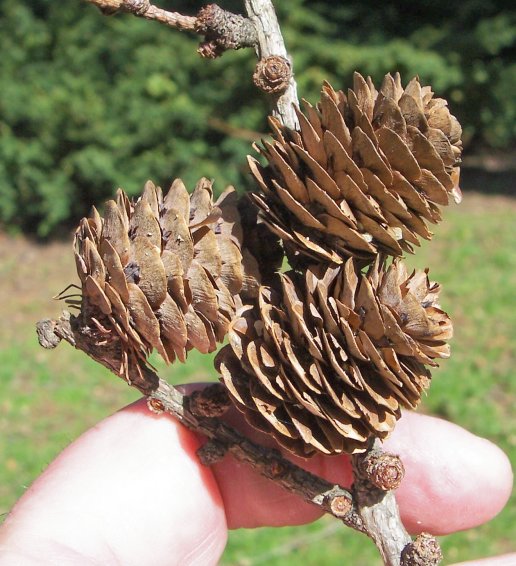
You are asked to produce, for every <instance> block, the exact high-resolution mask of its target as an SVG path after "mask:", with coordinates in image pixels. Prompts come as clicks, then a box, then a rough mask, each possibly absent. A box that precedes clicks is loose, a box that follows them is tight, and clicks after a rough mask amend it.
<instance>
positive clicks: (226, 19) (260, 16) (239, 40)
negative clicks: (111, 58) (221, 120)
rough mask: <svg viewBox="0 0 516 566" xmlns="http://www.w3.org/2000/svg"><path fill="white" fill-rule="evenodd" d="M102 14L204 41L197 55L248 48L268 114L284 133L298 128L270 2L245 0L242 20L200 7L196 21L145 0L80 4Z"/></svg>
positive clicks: (288, 64) (92, 0)
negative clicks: (166, 28)
mask: <svg viewBox="0 0 516 566" xmlns="http://www.w3.org/2000/svg"><path fill="white" fill-rule="evenodd" d="M86 2H89V3H90V4H94V5H95V6H97V7H98V8H100V10H101V11H102V12H103V13H104V14H106V15H112V14H115V13H117V12H127V13H130V14H133V15H134V16H138V17H140V18H145V19H147V20H154V21H157V22H160V23H162V24H165V25H167V26H169V27H172V28H175V29H178V30H181V31H189V32H193V33H197V34H199V35H202V36H204V40H203V41H202V42H201V44H200V46H199V49H198V52H199V53H200V55H201V56H203V57H205V58H215V57H219V56H220V55H222V53H223V52H224V51H226V50H228V49H241V48H244V47H254V48H255V50H256V54H257V56H258V59H259V61H258V64H257V66H256V71H255V73H254V75H253V79H254V83H255V85H256V86H257V87H258V88H260V89H261V90H263V91H264V92H265V93H267V94H269V95H270V101H271V105H272V113H273V114H274V115H275V116H277V117H278V118H279V119H280V120H281V121H282V122H283V123H284V124H285V125H287V126H289V127H290V128H297V127H298V125H299V122H298V119H297V116H296V113H295V112H294V109H293V104H296V105H297V104H298V98H297V87H296V82H295V80H294V75H293V72H292V63H291V61H290V59H289V57H288V54H287V50H286V48H285V44H284V42H283V36H282V35H281V30H280V27H279V24H278V20H277V18H276V13H275V11H274V7H273V5H272V2H270V0H246V2H245V7H246V10H247V14H248V16H249V17H248V18H245V17H243V16H241V15H239V14H234V13H232V12H228V11H227V10H223V9H222V8H220V7H219V6H217V5H216V4H209V5H207V6H205V7H204V8H202V9H201V10H200V11H199V13H198V14H197V15H196V16H185V15H183V14H179V13H177V12H168V11H167V10H163V9H162V8H158V7H157V6H155V5H154V4H151V3H150V1H149V0H86Z"/></svg>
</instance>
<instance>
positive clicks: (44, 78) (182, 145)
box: [0, 0, 516, 237]
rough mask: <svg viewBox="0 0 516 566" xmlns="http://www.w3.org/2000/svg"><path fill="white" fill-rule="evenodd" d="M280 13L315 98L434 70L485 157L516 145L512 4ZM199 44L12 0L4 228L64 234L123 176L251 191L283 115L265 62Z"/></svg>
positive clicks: (4, 117) (4, 7)
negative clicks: (270, 131)
mask: <svg viewBox="0 0 516 566" xmlns="http://www.w3.org/2000/svg"><path fill="white" fill-rule="evenodd" d="M160 5H161V6H162V7H164V8H168V9H173V10H178V11H182V12H189V13H191V14H195V13H196V11H197V10H198V9H199V8H200V7H201V3H200V2H186V1H172V0H168V1H165V0H163V1H162V2H161V3H160ZM239 6H240V4H239V3H237V2H234V1H227V2H224V3H223V7H225V8H227V9H230V10H238V9H239ZM278 13H279V16H280V18H281V21H282V22H283V30H284V35H285V39H286V41H287V44H288V46H289V48H290V51H291V52H292V53H293V54H294V57H295V59H294V66H295V69H296V76H297V79H298V85H299V92H300V93H301V96H303V97H305V98H307V99H309V100H311V101H315V100H316V99H317V98H318V94H319V93H318V91H319V88H320V84H321V81H322V80H323V79H327V80H329V81H331V82H332V83H333V84H335V85H338V86H341V87H348V86H350V85H349V84H346V83H345V82H344V79H343V77H346V80H347V77H351V75H352V71H353V70H355V69H356V70H358V71H360V72H361V73H362V74H364V75H371V76H372V77H373V79H374V80H376V81H378V80H380V79H381V77H382V76H383V75H384V74H385V73H386V72H388V71H390V70H392V69H398V70H399V71H400V72H401V73H402V74H403V75H404V76H412V75H414V74H416V73H419V75H420V77H421V80H422V82H424V83H431V84H433V85H434V87H435V89H436V90H437V91H438V92H439V95H442V96H444V97H446V98H448V99H449V100H450V103H451V105H452V109H453V112H454V113H455V114H456V115H457V116H458V117H459V119H460V121H461V122H463V123H465V124H468V129H467V130H466V131H465V135H464V138H465V142H466V144H469V146H470V152H471V150H472V148H473V149H477V150H478V149H483V148H488V149H491V148H497V149H498V148H500V149H510V148H511V147H513V146H514V140H515V129H516V126H515V123H516V122H515V114H516V108H515V105H514V97H513V93H514V91H515V90H516V64H515V63H514V61H515V57H514V55H515V52H516V14H515V12H514V10H511V9H510V8H509V7H508V6H507V3H506V2H503V1H502V0H497V1H487V2H485V1H482V2H480V1H479V0H466V1H465V2H461V3H460V5H459V3H458V2H450V1H447V2H445V1H444V0H438V1H434V2H429V1H422V2H417V3H413V2H408V1H407V0H398V1H396V2H383V3H380V4H378V3H376V2H372V1H371V0H369V1H360V2H359V1H358V0H350V1H348V2H346V3H343V4H342V5H341V6H338V7H336V6H335V4H334V3H332V2H328V1H318V2H307V1H303V0H289V2H283V3H280V5H279V6H278ZM196 42H197V40H196V38H193V37H189V36H188V35H186V34H177V33H170V31H169V30H168V29H165V28H162V26H158V25H157V24H156V25H150V24H148V23H146V22H143V21H140V20H138V19H136V18H130V17H123V16H122V17H114V18H99V17H98V14H97V13H96V10H95V9H94V8H93V7H91V6H88V5H86V4H84V5H82V4H80V3H78V2H70V3H55V2H54V3H51V2H46V1H44V0H1V1H0V47H1V49H2V58H1V60H0V82H1V84H2V89H1V91H0V225H1V226H3V227H4V228H6V227H9V228H14V229H22V230H24V231H26V232H33V233H35V234H36V235H37V236H39V237H48V236H51V235H53V234H56V233H57V231H58V228H61V229H62V227H63V226H65V225H69V224H71V223H72V222H75V221H76V219H77V218H78V217H80V216H82V215H83V214H84V213H85V212H86V209H87V207H88V206H89V205H90V204H91V203H92V202H95V203H98V202H101V201H102V200H104V199H105V198H108V197H109V196H111V195H112V194H113V192H114V190H115V188H116V186H117V185H118V184H120V185H122V186H123V187H124V188H125V189H126V190H127V191H128V192H129V193H130V194H135V193H136V192H137V191H138V190H139V187H140V186H141V182H143V181H144V180H145V179H147V178H152V179H154V180H155V181H157V182H158V183H160V184H164V185H165V186H166V185H167V183H168V182H169V181H170V179H172V178H174V177H176V176H181V177H183V178H184V180H185V182H186V183H187V184H190V185H191V184H193V183H194V181H195V180H196V179H197V177H198V176H199V174H200V173H199V172H202V174H203V175H206V176H210V177H214V178H216V179H217V180H218V185H216V186H215V190H216V191H218V192H220V191H221V190H222V189H223V188H224V186H225V184H230V183H232V184H235V185H236V186H237V187H238V188H239V190H244V189H246V188H248V187H249V186H250V184H251V181H250V178H249V176H248V173H247V171H246V168H245V166H243V165H242V164H244V163H245V159H244V157H245V154H246V153H247V152H248V144H249V141H250V140H251V139H259V138H260V136H261V132H264V131H266V123H265V120H264V116H265V115H266V114H267V111H266V108H267V106H266V101H265V100H264V99H263V98H262V97H261V96H260V95H259V94H258V93H257V92H256V90H255V88H254V86H253V85H252V83H251V79H250V77H251V75H252V68H253V66H254V60H253V57H252V55H251V54H250V53H249V52H245V51H237V52H232V53H227V54H226V56H225V57H224V58H223V59H220V60H214V61H209V62H204V63H203V64H200V63H199V61H198V56H197V55H196V54H195V48H194V45H195V44H196ZM178 60H180V61H181V64H180V65H178V64H177V61H178ZM242 77H249V78H247V79H245V80H242ZM192 163H195V165H196V167H192Z"/></svg>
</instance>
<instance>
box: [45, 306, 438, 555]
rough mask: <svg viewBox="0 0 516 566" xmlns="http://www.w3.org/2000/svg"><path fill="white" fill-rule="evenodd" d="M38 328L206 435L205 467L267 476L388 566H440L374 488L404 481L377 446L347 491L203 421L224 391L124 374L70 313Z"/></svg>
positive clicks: (48, 342) (223, 402)
mask: <svg viewBox="0 0 516 566" xmlns="http://www.w3.org/2000/svg"><path fill="white" fill-rule="evenodd" d="M36 328H37V333H38V339H39V343H40V345H41V346H43V347H44V348H55V347H56V346H57V345H58V344H59V343H60V341H61V340H65V341H66V342H68V343H69V344H70V345H72V346H73V347H75V348H77V349H79V350H82V351H83V352H85V353H86V354H87V355H88V356H90V357H91V358H93V359H94V360H95V361H96V362H98V363H100V364H102V365H103V366H104V367H106V368H107V369H109V370H110V371H111V372H113V373H114V374H115V375H117V376H118V377H121V376H122V377H124V378H126V379H128V381H129V382H130V385H132V386H133V387H136V388H137V389H138V390H139V391H140V392H141V393H143V394H144V395H146V396H147V399H148V405H149V408H150V409H151V410H152V411H154V412H158V413H159V412H164V411H166V412H167V413H169V414H171V415H173V416H174V417H175V418H176V419H178V421H179V422H181V423H182V424H183V425H184V426H186V427H187V428H189V429H190V430H193V431H195V432H198V433H201V434H203V435H204V436H206V437H207V438H208V439H209V441H208V443H207V444H206V445H204V446H203V448H202V449H201V450H200V453H199V456H200V458H201V461H202V462H203V463H205V464H206V465H210V464H212V463H214V462H215V461H217V460H218V459H220V458H222V457H224V455H225V454H226V453H228V452H229V453H230V454H231V455H232V456H233V457H235V458H236V459H237V460H239V461H241V462H246V463H247V464H249V465H250V466H252V467H253V468H254V469H255V470H256V471H257V472H258V473H260V474H261V475H263V476H264V477H267V478H269V479H271V480H272V481H274V482H275V483H277V484H279V485H281V486H282V487H284V488H285V489H287V490H288V491H290V492H291V493H295V494H297V495H299V496H300V497H302V498H303V499H304V500H305V501H307V502H308V503H311V504H313V505H316V506H317V507H319V508H320V509H321V510H323V511H324V512H326V513H329V514H330V515H333V516H334V517H336V518H338V519H340V520H341V521H342V522H343V523H344V524H345V525H347V526H348V527H351V528H353V529H355V530H357V531H358V532H361V533H364V534H366V535H367V536H369V537H370V538H371V539H372V540H373V541H374V543H375V544H376V545H377V547H378V548H379V550H380V553H381V555H382V558H383V560H384V563H385V564H386V565H388V566H409V565H410V564H418V565H420V566H435V565H437V564H438V563H439V560H440V556H441V554H440V549H439V546H438V544H437V542H436V540H435V539H434V538H433V537H430V535H424V536H421V537H418V538H417V539H416V540H415V541H414V542H412V539H411V538H410V536H409V535H408V534H407V532H406V530H405V529H404V527H403V525H402V523H401V520H400V517H399V512H398V507H397V504H396V501H395V498H394V494H393V492H392V491H383V490H382V489H379V488H378V487H376V485H374V483H373V482H376V481H377V479H378V477H384V478H390V479H392V477H394V476H396V478H397V479H396V482H398V481H399V475H398V474H399V473H400V468H399V461H398V460H397V458H396V457H393V456H391V455H388V456H385V454H384V453H383V452H382V451H381V446H380V443H379V441H376V443H375V445H373V446H372V447H371V450H370V451H368V452H366V453H365V454H362V455H359V456H355V457H353V465H354V478H355V483H354V485H353V489H352V490H351V491H350V490H347V489H345V488H343V487H341V486H339V485H336V484H333V483H331V482H328V481H327V480H325V479H323V478H320V477H318V476H315V475H314V474H311V473H310V472H307V471H306V470H303V469H302V468H300V467H299V466H297V465H295V464H293V463H292V462H290V461H289V460H287V459H286V458H284V457H283V456H282V455H281V454H280V452H279V451H277V450H274V449H271V448H265V447H263V446H261V445H259V444H257V443H255V442H253V441H251V440H249V439H248V438H247V437H245V436H243V435H242V434H240V433H239V432H238V431H237V430H235V429H234V428H232V427H230V426H228V425H227V424H226V423H224V422H223V421H222V420H221V419H220V418H214V417H209V416H206V415H214V414H216V415H219V414H221V413H223V412H224V410H225V408H227V405H228V400H227V399H226V394H225V391H224V390H223V388H219V387H218V386H217V385H216V386H214V388H211V391H210V390H208V391H207V392H205V393H202V392H201V393H197V394H194V395H191V396H187V395H184V394H183V393H181V392H180V391H179V390H178V389H177V388H175V387H173V386H172V385H170V384H169V383H167V382H166V381H164V380H162V379H160V378H159V377H158V375H157V374H156V373H155V372H154V371H153V370H152V369H151V368H149V367H148V366H147V365H146V364H144V363H139V364H138V363H132V364H130V366H129V368H128V371H127V372H126V371H123V372H122V371H121V368H120V356H119V350H118V349H117V347H116V342H114V345H113V346H112V347H110V348H106V347H105V345H104V346H102V347H96V346H95V344H94V343H93V342H92V340H91V329H90V328H89V327H88V325H87V324H85V323H82V322H81V319H80V318H79V317H74V316H71V315H70V314H69V313H68V312H66V311H65V312H64V313H63V316H61V317H60V318H59V319H58V320H48V319H46V320H42V321H40V322H38V324H37V327H36ZM142 376H144V378H143V377H142ZM150 384H152V385H150ZM164 449H166V447H164ZM379 470H381V472H379ZM390 479H389V481H390Z"/></svg>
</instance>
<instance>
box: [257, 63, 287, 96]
mask: <svg viewBox="0 0 516 566" xmlns="http://www.w3.org/2000/svg"><path fill="white" fill-rule="evenodd" d="M291 78H292V67H291V66H290V63H289V62H288V60H287V59H285V57H281V56H280V55H271V56H270V57H265V58H264V59H260V61H258V63H257V65H256V69H255V71H254V74H253V81H254V84H255V85H256V86H257V87H258V88H259V89H260V90H263V92H265V93H267V94H280V93H282V92H284V91H285V90H286V89H287V87H288V84H289V82H290V79H291Z"/></svg>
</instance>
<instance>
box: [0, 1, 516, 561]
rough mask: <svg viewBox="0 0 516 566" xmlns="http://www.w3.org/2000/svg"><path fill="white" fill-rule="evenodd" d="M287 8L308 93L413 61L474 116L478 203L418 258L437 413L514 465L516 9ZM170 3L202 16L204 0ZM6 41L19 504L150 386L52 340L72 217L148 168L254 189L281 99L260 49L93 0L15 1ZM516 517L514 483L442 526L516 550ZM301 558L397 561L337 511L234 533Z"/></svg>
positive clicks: (469, 198)
mask: <svg viewBox="0 0 516 566" xmlns="http://www.w3.org/2000/svg"><path fill="white" fill-rule="evenodd" d="M277 4H278V6H277V8H278V14H279V17H280V21H281V24H282V27H283V31H284V34H285V39H286V41H287V44H288V48H289V51H290V53H291V55H292V56H293V59H294V67H295V71H296V78H297V80H298V86H299V92H300V95H301V96H303V97H305V98H307V99H308V100H310V101H312V102H315V101H316V99H317V96H318V92H319V90H320V86H321V82H322V81H323V80H325V79H326V80H329V81H330V82H332V83H333V84H334V85H335V86H338V87H344V88H345V87H347V86H349V85H350V82H351V77H352V72H353V71H354V70H359V71H360V72H362V73H363V74H370V75H371V76H373V78H374V79H375V80H377V81H378V80H380V79H381V77H382V76H383V74H384V73H386V72H389V71H396V70H399V71H400V72H401V73H402V77H403V78H404V80H405V81H407V80H408V78H410V77H411V76H413V75H415V74H418V75H419V76H420V78H421V80H422V82H423V83H426V84H429V83H430V84H432V85H433V86H434V89H435V91H436V92H437V93H438V95H439V96H445V97H446V98H448V100H449V101H450V106H451V108H452V111H453V113H454V114H456V115H457V116H458V117H459V119H460V121H461V123H462V124H463V126H464V139H465V145H466V160H465V164H466V167H465V169H464V175H463V188H464V189H465V190H466V192H465V198H464V202H463V204H462V205H461V206H460V207H455V206H453V207H451V208H450V210H446V211H445V213H444V216H445V223H444V224H442V225H441V226H439V227H437V228H436V229H435V233H436V235H435V237H434V240H433V241H432V242H430V243H426V244H425V245H424V246H423V248H422V249H421V250H420V251H418V253H417V255H416V256H415V257H413V258H410V259H409V261H410V263H411V264H412V265H414V266H417V267H425V266H427V265H428V266H430V268H431V276H432V278H435V279H436V280H438V281H440V282H442V283H443V284H444V291H443V295H442V304H443V307H444V308H445V309H446V310H448V312H449V313H450V314H451V316H452V318H453V320H454V323H455V328H456V336H455V338H454V340H453V343H452V346H453V356H452V358H451V359H450V360H447V361H444V362H443V363H442V367H441V368H439V370H437V371H436V372H435V374H434V375H435V379H434V383H433V386H432V389H431V391H430V394H429V396H428V397H427V398H426V399H425V401H424V405H423V407H422V410H423V411H426V412H430V413H432V414H436V415H439V416H442V417H444V418H447V419H451V420H453V421H454V422H456V423H458V424H460V425H462V426H465V427H466V428H468V429H470V430H472V431H473V432H475V433H477V434H480V435H483V436H487V437H489V438H490V439H491V440H493V441H495V442H496V443H498V444H499V445H500V446H502V447H503V448H504V450H506V451H507V452H508V453H509V455H510V457H511V459H512V461H513V462H515V461H516V421H515V418H514V402H515V398H516V397H515V393H516V384H515V381H514V377H513V374H514V369H513V368H514V367H515V363H516V355H515V351H514V348H513V345H512V338H513V337H514V336H515V334H516V315H515V309H514V306H515V299H514V289H515V288H516V250H515V246H514V235H515V213H516V199H515V198H514V196H515V195H516V191H515V186H514V182H515V179H516V174H515V170H514V169H513V168H512V167H514V166H511V156H512V155H513V151H514V149H515V131H516V126H515V120H514V118H515V114H516V104H515V99H514V93H515V92H516V57H515V54H516V14H515V12H514V10H510V9H509V7H508V6H509V3H507V2H502V1H496V2H495V1H492V2H490V1H486V0H483V1H476V0H465V1H463V2H460V3H459V2H455V1H450V0H448V1H446V2H445V1H443V0H435V1H433V2H430V1H426V0H425V1H420V2H413V1H412V2H409V1H397V2H388V1H386V2H382V3H376V2H371V1H364V0H362V1H358V0H357V1H355V0H351V1H349V2H346V3H344V2H343V3H342V4H339V5H337V6H336V5H334V3H332V2H322V1H321V2H320V1H317V2H308V1H301V0H289V2H277ZM159 5H160V6H162V7H164V8H168V9H171V10H177V11H182V12H184V13H188V14H195V12H196V11H197V9H198V8H199V7H200V6H201V3H200V2H181V1H177V2H173V1H167V2H165V1H162V2H160V3H159ZM221 5H222V6H223V7H225V8H228V9H233V10H236V11H238V10H239V7H240V5H241V4H240V2H236V1H228V2H221ZM0 48H1V52H2V57H0V84H1V88H0V314H1V316H0V516H1V515H2V514H5V513H6V512H7V511H8V510H9V509H10V507H11V506H12V504H13V503H14V501H15V500H16V499H17V498H18V497H19V496H20V495H21V494H22V493H23V491H24V490H25V488H26V486H27V485H28V484H30V482H31V481H32V480H33V479H34V477H36V476H37V475H38V474H39V473H40V472H41V471H42V469H44V467H45V466H46V464H48V462H49V461H50V460H51V459H52V458H53V457H54V456H55V455H56V454H57V453H58V452H59V450H61V449H62V448H63V447H64V446H66V445H67V444H68V443H69V442H70V441H72V440H73V439H74V438H76V437H77V435H78V434H80V433H81V432H82V431H84V430H85V429H86V428H88V427H89V426H91V425H93V424H94V423H95V422H97V421H98V420H99V419H101V418H103V417H105V416H107V415H108V414H110V413H111V412H113V411H115V410H116V409H117V408H119V407H121V406H123V405H124V404H125V403H127V402H130V401H131V400H134V399H136V398H137V394H136V393H134V392H132V391H131V390H130V389H129V388H127V387H124V385H123V384H122V383H120V382H119V381H117V380H116V379H114V378H112V377H111V376H110V375H108V374H107V372H105V371H104V370H103V369H102V368H100V367H97V366H96V365H95V364H94V363H93V362H91V361H90V360H89V359H87V358H86V357H85V356H84V355H82V354H81V353H79V352H75V351H73V350H72V349H71V348H69V347H68V346H66V345H63V346H61V347H60V348H59V349H58V350H57V351H56V352H47V351H43V350H42V349H40V348H39V347H38V345H37V342H36V338H35V332H34V323H35V321H37V320H39V319H41V318H44V317H46V316H56V315H58V314H59V312H60V309H61V305H60V304H58V303H56V302H53V301H52V300H51V299H50V297H52V296H53V295H55V294H56V293H57V292H59V291H60V290H61V289H63V288H64V287H65V286H66V285H67V284H68V283H69V282H72V281H74V280H75V275H74V262H73V256H72V254H71V243H70V241H69V240H70V237H69V235H70V229H71V228H72V227H73V225H74V224H75V223H76V222H77V221H78V219H79V218H80V217H81V216H82V215H84V214H85V213H86V212H87V210H88V208H89V206H90V205H91V204H93V203H95V204H100V203H101V202H102V201H103V200H104V199H105V198H108V197H109V196H111V195H112V194H113V191H114V189H115V188H116V187H117V186H122V187H124V188H125V189H126V190H127V191H129V192H130V193H132V194H136V193H137V192H138V191H139V190H140V189H141V187H142V186H143V183H144V182H145V180H146V179H148V178H152V179H154V180H155V181H156V182H158V183H161V184H162V185H163V186H167V185H168V183H169V182H170V181H171V180H172V179H173V178H174V177H177V176H181V177H183V178H184V179H185V181H186V182H187V184H188V185H189V186H192V185H193V183H194V182H195V181H196V179H198V178H199V177H200V176H203V175H204V176H208V177H213V178H215V180H216V187H217V188H218V189H219V190H221V189H223V188H224V187H225V186H226V185H227V184H229V183H234V184H236V185H237V186H238V188H239V189H241V190H244V189H248V188H249V187H250V185H251V183H250V179H249V178H248V175H247V172H246V168H245V155H246V154H247V153H248V152H249V151H250V143H251V141H252V140H253V139H257V138H259V137H260V135H262V134H261V133H262V132H265V131H266V127H267V126H266V115H267V101H266V100H265V99H264V98H263V97H262V96H261V95H260V94H259V93H258V92H256V90H255V89H254V87H253V85H252V82H251V75H252V69H253V67H254V64H255V60H254V56H253V53H252V52H251V51H250V50H247V51H238V52H231V53H226V54H225V55H224V56H223V57H222V58H221V59H219V60H216V61H203V60H201V59H199V57H198V56H197V54H196V38H192V37H190V36H188V35H185V34H180V33H179V32H176V31H170V30H168V29H165V28H164V27H163V26H160V25H159V24H156V23H151V22H146V21H142V20H138V19H136V18H134V17H132V16H129V15H126V16H114V17H104V16H102V15H101V14H100V12H98V11H97V10H96V9H95V8H93V7H92V6H89V5H87V4H86V3H82V2H80V1H79V0H68V1H67V2H51V1H45V0H39V1H37V0H30V1H29V0H0ZM478 191H480V192H478ZM63 236H64V237H65V241H63V240H62V239H61V238H62V237H63ZM211 361H212V357H211V356H205V357H202V356H200V355H196V354H193V355H192V356H190V358H189V360H188V364H186V365H181V364H176V365H174V366H173V367H171V368H165V367H163V366H162V365H159V362H158V361H157V362H156V363H157V364H158V365H159V369H160V372H162V373H163V375H165V376H167V377H168V378H169V379H170V380H171V381H173V382H175V383H179V382H184V381H190V380H206V379H213V378H214V372H213V370H212V368H211ZM0 520H1V519H0ZM514 525H516V499H515V498H514V497H513V499H512V500H511V502H510V504H509V505H508V506H507V508H506V509H505V510H504V511H503V512H502V513H501V514H500V515H499V516H498V517H497V518H496V519H495V520H493V521H492V522H490V523H489V524H488V525H485V526H483V527H480V528H477V529H473V530H471V531H468V532H465V533H460V534H456V535H452V536H449V537H444V538H443V539H442V544H443V547H444V550H445V553H446V561H445V563H451V562H453V561H459V560H466V559H471V558H474V557H480V556H488V555H490V554H496V553H502V552H508V551H516V543H515V542H514ZM300 560H303V562H304V563H305V564H307V565H316V564H317V565H319V564H324V565H330V566H332V565H334V564H335V565H337V564H352V565H359V566H360V565H362V564H364V565H375V564H378V563H379V562H378V559H377V555H376V551H375V549H374V547H373V545H372V544H369V543H366V542H365V539H364V538H363V537H361V536H360V535H358V534H356V533H353V532H348V531H346V530H345V529H343V528H341V527H339V526H337V527H335V524H334V523H333V522H332V521H329V520H326V519H324V520H321V521H319V522H317V523H315V524H314V525H311V526H309V527H298V528H285V529H274V530H273V529H258V530H250V531H237V532H234V533H232V534H231V537H230V543H229V546H228V549H227V551H226V553H225V555H224V557H223V560H222V563H223V564H226V565H229V564H232V565H241V566H252V565H255V564H265V563H267V564H269V565H290V564H292V565H294V564H297V563H298V562H299V561H300Z"/></svg>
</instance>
